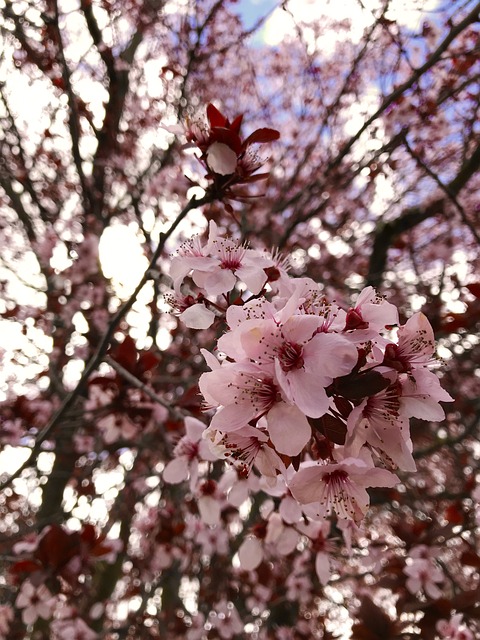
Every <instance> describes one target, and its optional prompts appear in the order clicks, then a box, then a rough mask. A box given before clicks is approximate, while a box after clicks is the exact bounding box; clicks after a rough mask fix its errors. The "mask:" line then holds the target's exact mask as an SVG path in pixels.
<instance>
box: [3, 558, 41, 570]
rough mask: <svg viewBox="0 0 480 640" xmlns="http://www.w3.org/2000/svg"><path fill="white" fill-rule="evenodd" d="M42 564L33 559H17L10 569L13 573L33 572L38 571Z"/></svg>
mask: <svg viewBox="0 0 480 640" xmlns="http://www.w3.org/2000/svg"><path fill="white" fill-rule="evenodd" d="M41 568H42V566H41V565H40V564H39V563H38V562H36V561H35V560H19V561H18V562H15V564H14V565H12V566H11V567H10V571H12V572H13V573H33V572H34V571H40V569H41Z"/></svg>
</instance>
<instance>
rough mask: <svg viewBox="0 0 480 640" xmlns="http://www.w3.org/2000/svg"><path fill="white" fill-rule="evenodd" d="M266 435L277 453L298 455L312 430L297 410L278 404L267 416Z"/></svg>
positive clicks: (283, 403)
mask: <svg viewBox="0 0 480 640" xmlns="http://www.w3.org/2000/svg"><path fill="white" fill-rule="evenodd" d="M267 421H268V433H269V434H270V438H271V440H272V442H273V445H274V446H275V449H276V450H277V451H278V452H279V453H285V454H286V455H288V456H296V455H298V454H299V453H300V452H301V451H302V449H303V447H304V446H305V445H306V444H307V443H308V441H309V440H310V437H311V435H312V430H311V427H310V425H309V424H308V420H307V418H306V417H305V416H304V414H303V413H302V412H301V411H300V410H299V409H298V408H297V407H293V406H291V405H288V404H286V403H285V402H279V403H278V404H276V405H275V406H274V407H272V408H271V409H270V411H269V412H268V414H267Z"/></svg>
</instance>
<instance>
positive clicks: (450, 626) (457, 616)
mask: <svg viewBox="0 0 480 640" xmlns="http://www.w3.org/2000/svg"><path fill="white" fill-rule="evenodd" d="M436 629H437V631H438V633H439V634H440V636H441V638H440V640H474V635H473V633H472V632H471V631H470V629H469V628H468V627H467V626H466V624H465V623H464V622H463V614H461V613H454V614H452V616H451V618H450V620H439V621H438V622H437V625H436Z"/></svg>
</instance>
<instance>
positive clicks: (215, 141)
mask: <svg viewBox="0 0 480 640" xmlns="http://www.w3.org/2000/svg"><path fill="white" fill-rule="evenodd" d="M206 115H207V121H208V124H207V123H203V122H200V121H195V122H192V123H189V125H188V126H187V131H186V136H187V140H188V142H189V143H190V144H191V146H196V147H198V149H200V151H201V156H200V161H201V162H202V163H203V164H204V166H205V167H206V169H207V171H208V173H207V175H206V177H207V179H209V180H212V181H213V183H214V186H215V187H216V190H217V191H220V192H223V193H225V192H227V193H228V195H229V196H230V197H231V196H232V195H233V194H231V193H229V190H230V188H231V187H232V186H233V185H235V184H242V183H248V182H251V181H254V180H259V179H263V178H266V177H267V175H268V174H256V175H253V174H255V172H256V171H257V170H258V169H259V168H260V167H261V166H262V165H263V164H264V160H261V159H260V158H259V157H258V156H257V155H256V154H255V153H253V152H252V149H251V147H252V145H255V144H264V143H267V142H273V141H274V140H277V139H278V138H279V137H280V134H279V132H278V131H276V130H275V129H268V128H262V129H257V130H256V131H254V132H253V133H251V134H250V135H249V136H248V137H247V138H246V139H245V140H243V141H242V139H241V137H240V128H241V125H242V120H243V115H239V116H237V117H236V118H235V119H234V120H233V121H232V122H230V121H229V120H228V119H227V118H226V117H225V116H224V115H223V114H222V113H221V112H220V111H219V110H218V109H217V108H216V107H215V106H214V105H213V104H209V105H207V109H206Z"/></svg>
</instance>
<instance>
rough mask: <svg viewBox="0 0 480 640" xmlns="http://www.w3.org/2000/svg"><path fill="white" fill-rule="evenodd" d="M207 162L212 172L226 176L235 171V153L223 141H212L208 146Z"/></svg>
mask: <svg viewBox="0 0 480 640" xmlns="http://www.w3.org/2000/svg"><path fill="white" fill-rule="evenodd" d="M207 164H208V166H209V167H210V169H211V170H212V171H213V172H214V173H218V174H219V175H221V176H228V175H230V174H232V173H235V169H236V168H237V154H236V153H235V151H233V149H230V147H229V146H227V145H226V144H223V142H214V143H213V144H211V145H210V146H209V147H208V151H207Z"/></svg>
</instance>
